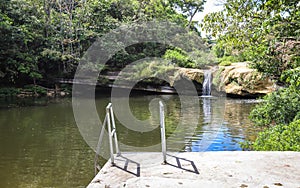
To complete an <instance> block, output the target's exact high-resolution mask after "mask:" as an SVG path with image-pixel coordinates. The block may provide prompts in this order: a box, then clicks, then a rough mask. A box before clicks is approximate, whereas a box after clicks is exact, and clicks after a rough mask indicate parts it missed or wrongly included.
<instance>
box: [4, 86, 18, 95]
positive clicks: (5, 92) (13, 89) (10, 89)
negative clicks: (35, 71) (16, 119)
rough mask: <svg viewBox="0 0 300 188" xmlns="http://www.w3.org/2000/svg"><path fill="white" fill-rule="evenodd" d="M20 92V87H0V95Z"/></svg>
mask: <svg viewBox="0 0 300 188" xmlns="http://www.w3.org/2000/svg"><path fill="white" fill-rule="evenodd" d="M19 93H20V89H18V88H10V87H4V88H0V97H11V96H16V95H18V94H19Z"/></svg>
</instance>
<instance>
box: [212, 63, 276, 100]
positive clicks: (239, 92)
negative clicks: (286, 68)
mask: <svg viewBox="0 0 300 188" xmlns="http://www.w3.org/2000/svg"><path fill="white" fill-rule="evenodd" d="M213 83H214V86H215V88H216V89H217V90H218V91H220V92H225V93H226V94H229V95H233V96H242V97H256V96H260V95H265V94H268V93H271V92H273V91H274V90H275V83H274V82H273V81H272V80H271V79H270V78H268V77H264V76H263V75H262V74H261V73H259V72H257V71H256V70H254V69H251V68H249V67H248V64H247V62H241V63H232V64H231V65H230V66H220V67H219V69H218V70H217V71H215V72H214V82H213Z"/></svg>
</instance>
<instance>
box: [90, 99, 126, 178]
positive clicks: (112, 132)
mask: <svg viewBox="0 0 300 188" xmlns="http://www.w3.org/2000/svg"><path fill="white" fill-rule="evenodd" d="M106 125H107V129H108V141H109V150H110V160H111V164H112V165H114V162H115V161H114V148H113V141H114V142H115V148H116V153H117V155H120V154H121V152H120V149H119V144H118V137H117V131H116V124H115V118H114V111H113V108H112V104H111V103H109V104H108V105H107V106H106V115H105V118H104V121H103V124H102V129H101V132H100V136H99V140H98V143H97V147H96V155H95V159H94V167H95V174H97V171H99V170H100V167H99V166H98V157H99V153H100V148H101V144H102V140H103V136H104V130H105V126H106ZM113 138H114V140H113Z"/></svg>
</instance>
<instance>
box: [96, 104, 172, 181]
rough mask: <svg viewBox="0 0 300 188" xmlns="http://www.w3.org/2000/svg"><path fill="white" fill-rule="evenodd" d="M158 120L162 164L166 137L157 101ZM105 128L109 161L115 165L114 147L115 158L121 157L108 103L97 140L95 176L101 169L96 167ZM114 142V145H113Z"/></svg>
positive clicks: (162, 108)
mask: <svg viewBox="0 0 300 188" xmlns="http://www.w3.org/2000/svg"><path fill="white" fill-rule="evenodd" d="M159 116H160V118H159V120H160V133H161V148H162V154H163V164H166V163H167V157H166V155H167V152H166V151H167V146H166V135H165V115H164V104H163V103H162V102H161V101H159ZM106 126H107V130H108V141H109V150H110V161H111V164H112V165H115V158H114V145H115V150H116V154H117V156H120V155H121V152H120V149H119V144H118V137H117V130H116V124H115V118H114V111H113V108H112V104H111V103H109V104H108V105H107V106H106V115H105V118H104V121H103V124H102V129H101V132H100V136H99V140H98V143H97V147H96V155H95V160H94V167H95V175H96V174H97V173H98V171H100V169H101V167H100V166H99V165H98V158H99V154H100V148H101V144H102V140H103V136H104V132H105V127H106ZM113 142H114V143H113Z"/></svg>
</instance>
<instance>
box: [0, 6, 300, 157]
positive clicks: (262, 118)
mask: <svg viewBox="0 0 300 188" xmlns="http://www.w3.org/2000/svg"><path fill="white" fill-rule="evenodd" d="M205 2H206V1H205V0H43V1H41V0H1V3H0V7H1V9H0V33H1V36H0V62H1V64H0V78H1V81H0V86H1V90H2V92H3V90H5V89H6V91H5V92H7V88H10V87H24V86H25V85H28V84H33V85H44V86H47V87H53V85H51V84H53V83H54V82H55V79H57V78H72V77H73V76H74V73H75V70H76V67H77V65H78V62H79V60H80V58H81V57H82V55H83V54H84V52H85V51H86V50H87V49H88V48H89V46H90V45H91V44H92V43H93V42H94V41H96V39H97V38H98V37H101V36H102V35H104V34H105V33H107V32H109V31H111V30H112V29H115V28H117V27H119V26H120V25H122V24H130V23H139V22H143V21H148V20H153V19H157V20H168V21H170V22H173V23H176V24H177V25H180V26H182V27H184V28H186V29H187V30H189V31H193V32H196V33H198V35H199V36H200V35H201V29H200V28H202V29H204V30H205V31H206V32H207V33H209V34H210V35H211V36H208V37H207V38H206V39H203V46H204V47H203V52H201V53H200V58H198V59H197V60H195V59H190V58H189V57H187V54H186V52H184V51H183V50H182V49H179V48H175V47H170V46H164V45H161V44H153V43H144V44H137V45H134V46H130V47H127V48H126V49H124V50H123V51H120V52H119V53H118V54H116V55H115V56H113V57H112V58H111V59H110V61H109V62H108V68H107V69H110V70H118V69H121V68H122V67H124V66H125V65H126V64H128V63H130V62H133V61H135V60H138V59H141V58H144V57H149V56H150V57H151V56H153V57H165V58H169V59H172V61H174V62H175V63H176V64H177V65H178V66H182V67H192V68H199V67H200V65H199V62H201V63H204V64H205V63H206V62H209V63H212V62H214V61H219V62H220V61H222V62H223V63H224V62H225V63H226V62H229V63H230V62H239V61H248V62H250V63H249V64H250V66H251V67H252V68H255V69H257V70H258V71H260V72H262V73H264V74H265V75H266V76H269V77H271V78H272V79H273V80H275V81H276V82H277V84H278V85H279V86H280V87H281V89H279V90H278V91H276V92H274V93H272V94H270V95H267V96H265V97H264V102H263V103H261V104H259V105H258V106H257V107H256V108H255V109H254V110H253V111H252V112H251V114H250V118H251V119H252V120H253V121H254V123H255V124H256V125H257V126H263V127H265V128H266V129H265V131H264V132H262V133H261V134H259V136H258V138H257V140H256V141H255V142H254V143H248V144H245V147H248V148H252V149H255V150H296V151H300V3H299V1H297V0H224V1H220V2H219V3H220V4H222V5H223V7H224V9H223V10H222V11H219V12H214V13H211V14H208V15H206V17H205V18H204V21H203V22H202V23H201V24H199V23H198V22H195V21H193V18H194V16H195V15H196V14H197V13H198V12H201V11H203V5H204V3H205ZM212 38H214V39H215V41H214V43H215V45H211V43H212V41H211V39H212ZM211 53H214V55H215V56H216V57H217V58H218V59H217V60H214V58H213V57H212V56H211ZM205 61H206V62H205ZM201 63H200V64H201ZM10 92H12V89H11V90H10Z"/></svg>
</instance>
